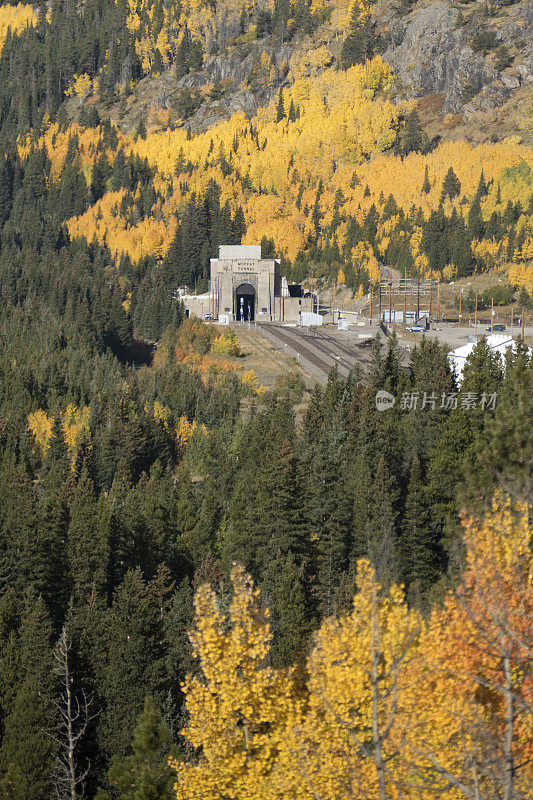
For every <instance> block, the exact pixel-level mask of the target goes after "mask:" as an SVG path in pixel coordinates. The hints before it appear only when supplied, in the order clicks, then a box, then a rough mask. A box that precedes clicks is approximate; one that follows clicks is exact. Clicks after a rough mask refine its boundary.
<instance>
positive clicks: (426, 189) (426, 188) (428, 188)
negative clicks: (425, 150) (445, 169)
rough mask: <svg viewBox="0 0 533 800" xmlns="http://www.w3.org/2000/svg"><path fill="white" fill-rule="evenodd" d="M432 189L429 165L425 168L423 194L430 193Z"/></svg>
mask: <svg viewBox="0 0 533 800" xmlns="http://www.w3.org/2000/svg"><path fill="white" fill-rule="evenodd" d="M430 191H431V184H430V182H429V173H428V165H427V164H426V167H425V169H424V183H423V184H422V194H429V193H430Z"/></svg>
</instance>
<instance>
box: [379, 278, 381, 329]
mask: <svg viewBox="0 0 533 800" xmlns="http://www.w3.org/2000/svg"><path fill="white" fill-rule="evenodd" d="M379 324H380V325H381V281H380V282H379Z"/></svg>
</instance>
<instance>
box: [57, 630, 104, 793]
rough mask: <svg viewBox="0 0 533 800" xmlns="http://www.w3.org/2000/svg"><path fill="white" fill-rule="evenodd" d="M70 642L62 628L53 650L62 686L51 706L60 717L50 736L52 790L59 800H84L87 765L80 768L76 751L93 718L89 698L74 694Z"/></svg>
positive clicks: (84, 695) (83, 694)
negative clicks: (53, 752) (54, 769)
mask: <svg viewBox="0 0 533 800" xmlns="http://www.w3.org/2000/svg"><path fill="white" fill-rule="evenodd" d="M71 648H72V642H71V640H70V638H69V636H68V633H67V631H66V628H65V627H63V630H62V631H61V636H60V637H59V641H58V643H57V646H56V650H55V654H54V658H55V670H56V672H57V674H58V676H59V680H60V683H61V694H60V697H59V700H57V701H55V702H54V705H55V708H56V710H57V712H58V716H59V724H58V727H57V729H56V731H54V732H53V733H49V736H50V738H51V739H53V741H54V742H55V743H56V745H57V748H58V749H57V755H56V760H57V772H56V775H55V777H54V786H55V790H56V794H57V797H58V800H83V798H84V796H85V780H86V778H87V775H88V773H89V769H90V764H87V765H86V766H85V767H83V768H82V767H80V765H79V762H78V759H77V753H76V750H77V747H78V745H79V743H80V741H81V739H82V738H83V736H84V735H85V732H86V730H87V726H88V725H89V722H90V721H91V720H92V719H94V718H95V716H96V714H91V711H90V708H91V705H92V698H90V697H87V695H86V694H85V692H84V691H83V690H82V691H81V693H80V695H77V694H76V693H75V691H74V678H73V675H72V672H71V665H70V656H69V654H70V651H71Z"/></svg>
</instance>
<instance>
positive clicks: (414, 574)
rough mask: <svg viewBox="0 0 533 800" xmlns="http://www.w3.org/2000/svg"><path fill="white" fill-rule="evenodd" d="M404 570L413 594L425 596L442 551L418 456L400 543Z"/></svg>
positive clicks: (406, 505) (412, 468) (409, 487)
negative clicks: (434, 531)
mask: <svg viewBox="0 0 533 800" xmlns="http://www.w3.org/2000/svg"><path fill="white" fill-rule="evenodd" d="M399 551H400V552H399V557H400V572H401V575H402V579H403V580H404V581H405V583H406V585H407V586H408V588H409V594H410V596H411V598H413V599H414V598H416V597H418V598H420V597H422V598H423V597H424V596H425V595H426V593H427V591H428V589H429V588H430V587H431V586H432V584H433V583H434V582H435V581H436V579H437V578H438V575H439V553H438V549H437V546H436V544H435V542H434V541H433V540H432V531H431V528H430V526H429V508H428V504H427V498H426V495H425V492H424V484H423V480H422V473H421V469H420V462H419V460H418V458H416V457H415V458H414V459H413V462H412V464H411V471H410V475H409V486H408V489H407V499H406V501H405V511H404V518H403V523H402V532H401V539H400V547H399Z"/></svg>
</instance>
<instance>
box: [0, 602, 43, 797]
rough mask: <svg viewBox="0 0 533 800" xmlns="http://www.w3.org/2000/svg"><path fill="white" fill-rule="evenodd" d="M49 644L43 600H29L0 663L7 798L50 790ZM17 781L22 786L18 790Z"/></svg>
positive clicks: (0, 766) (0, 770)
mask: <svg viewBox="0 0 533 800" xmlns="http://www.w3.org/2000/svg"><path fill="white" fill-rule="evenodd" d="M50 640H51V625H50V619H49V616H48V613H47V611H46V608H45V605H44V602H43V601H42V599H40V598H37V599H35V598H33V597H31V596H30V597H28V599H27V601H26V607H25V610H24V613H23V618H22V624H21V627H20V633H19V636H18V639H17V638H16V637H15V635H14V634H12V635H11V638H10V642H9V643H8V647H7V648H6V650H5V651H4V653H3V656H2V659H1V674H2V714H3V717H4V719H3V738H2V745H1V747H0V774H1V775H2V776H3V778H2V782H1V784H0V785H1V788H2V790H3V792H4V796H6V797H14V798H16V797H17V793H18V792H19V789H20V790H22V789H24V792H25V794H24V797H25V798H26V800H42V798H43V797H49V796H50V793H51V791H52V787H51V775H52V773H53V747H52V739H51V738H50V735H49V734H50V733H52V732H53V726H54V724H55V720H54V714H53V706H52V681H53V670H52V648H51V644H50ZM15 665H16V668H15ZM14 668H15V669H14ZM19 779H22V780H21V783H20V785H19V786H16V781H17V780H19ZM19 796H20V795H19Z"/></svg>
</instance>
